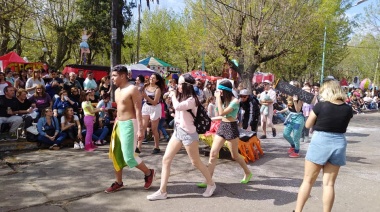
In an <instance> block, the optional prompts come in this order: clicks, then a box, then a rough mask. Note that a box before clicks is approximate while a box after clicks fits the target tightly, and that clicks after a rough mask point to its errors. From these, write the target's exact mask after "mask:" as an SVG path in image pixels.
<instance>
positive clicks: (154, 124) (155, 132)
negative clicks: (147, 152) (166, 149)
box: [150, 119, 160, 149]
mask: <svg viewBox="0 0 380 212" xmlns="http://www.w3.org/2000/svg"><path fill="white" fill-rule="evenodd" d="M159 122H160V119H157V120H154V121H152V120H151V121H150V124H151V130H152V134H153V138H154V148H156V149H159V148H160V146H159V145H160V134H159V133H158V123H159Z"/></svg>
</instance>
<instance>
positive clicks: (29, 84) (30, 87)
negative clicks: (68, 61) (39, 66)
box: [25, 70, 45, 97]
mask: <svg viewBox="0 0 380 212" xmlns="http://www.w3.org/2000/svg"><path fill="white" fill-rule="evenodd" d="M37 85H42V86H43V87H44V88H45V82H44V80H43V79H42V78H41V71H40V70H34V71H33V75H32V76H31V77H30V78H29V79H28V80H27V81H26V85H25V90H26V91H27V92H28V97H30V96H32V95H33V94H34V93H35V92H36V88H37Z"/></svg>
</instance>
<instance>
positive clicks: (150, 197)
mask: <svg viewBox="0 0 380 212" xmlns="http://www.w3.org/2000/svg"><path fill="white" fill-rule="evenodd" d="M146 198H147V199H148V200H160V199H166V198H168V193H162V192H161V190H158V191H156V192H154V193H153V194H151V195H148V196H146Z"/></svg>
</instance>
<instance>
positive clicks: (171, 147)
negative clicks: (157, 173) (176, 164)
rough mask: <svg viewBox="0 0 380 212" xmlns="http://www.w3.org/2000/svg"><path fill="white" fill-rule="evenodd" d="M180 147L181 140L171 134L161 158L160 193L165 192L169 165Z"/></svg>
mask: <svg viewBox="0 0 380 212" xmlns="http://www.w3.org/2000/svg"><path fill="white" fill-rule="evenodd" d="M181 147H182V142H181V141H179V140H177V139H176V138H174V137H173V136H172V137H171V139H170V141H169V143H168V145H167V147H166V150H165V154H164V157H163V158H162V171H161V185H160V191H161V192H162V193H166V187H167V185H168V180H169V176H170V166H171V164H172V161H173V158H174V156H175V155H176V154H177V152H178V151H179V150H180V149H181Z"/></svg>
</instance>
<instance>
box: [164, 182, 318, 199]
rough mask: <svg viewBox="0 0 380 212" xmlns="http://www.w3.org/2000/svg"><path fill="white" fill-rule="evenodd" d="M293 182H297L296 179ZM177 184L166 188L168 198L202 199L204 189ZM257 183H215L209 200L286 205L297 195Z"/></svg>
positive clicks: (192, 185) (193, 184) (192, 184)
mask: <svg viewBox="0 0 380 212" xmlns="http://www.w3.org/2000/svg"><path fill="white" fill-rule="evenodd" d="M278 180H280V179H278ZM294 180H295V181H297V182H299V180H297V179H294ZM276 181H277V179H276ZM173 183H174V184H176V182H171V184H173ZM177 183H178V184H176V185H169V186H168V188H167V191H168V198H170V199H181V198H186V199H187V198H194V199H195V198H204V197H203V196H202V193H203V192H204V191H205V189H204V188H197V187H196V185H195V183H190V184H183V182H177ZM258 183H260V181H252V182H251V183H249V184H246V185H244V184H241V183H217V188H216V190H215V192H214V195H213V196H212V197H210V198H211V199H212V198H217V197H227V198H235V199H240V200H274V204H275V205H286V204H289V203H292V202H294V201H296V199H297V193H295V192H289V191H284V190H281V189H267V188H265V189H263V188H256V184H258ZM266 183H269V182H266ZM317 183H318V182H317ZM319 184H320V183H319ZM299 185H300V184H299V183H298V185H297V187H298V186H299ZM272 186H273V184H272Z"/></svg>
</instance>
